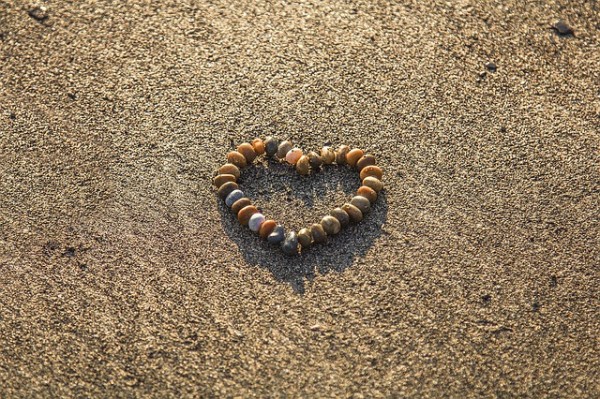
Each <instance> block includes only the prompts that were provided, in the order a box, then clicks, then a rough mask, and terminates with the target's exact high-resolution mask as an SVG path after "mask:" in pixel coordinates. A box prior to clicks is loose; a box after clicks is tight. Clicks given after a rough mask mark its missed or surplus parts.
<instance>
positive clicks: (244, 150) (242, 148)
mask: <svg viewBox="0 0 600 399" xmlns="http://www.w3.org/2000/svg"><path fill="white" fill-rule="evenodd" d="M237 152H239V153H240V154H242V155H243V156H244V158H246V162H247V163H252V162H253V161H254V160H255V159H256V152H255V151H254V147H252V144H250V143H242V144H240V145H239V146H238V148H237Z"/></svg>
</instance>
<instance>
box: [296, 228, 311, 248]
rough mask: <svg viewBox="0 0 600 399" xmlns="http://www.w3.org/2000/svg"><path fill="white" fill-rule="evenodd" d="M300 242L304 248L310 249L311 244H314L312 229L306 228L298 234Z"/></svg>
mask: <svg viewBox="0 0 600 399" xmlns="http://www.w3.org/2000/svg"><path fill="white" fill-rule="evenodd" d="M298 242H299V243H300V245H302V248H308V247H310V244H312V234H311V232H310V229H307V228H304V229H301V230H300V231H299V232H298Z"/></svg>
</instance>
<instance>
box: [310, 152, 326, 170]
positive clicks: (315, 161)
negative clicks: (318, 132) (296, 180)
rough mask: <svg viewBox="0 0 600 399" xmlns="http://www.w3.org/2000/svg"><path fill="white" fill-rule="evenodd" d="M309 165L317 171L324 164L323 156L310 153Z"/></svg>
mask: <svg viewBox="0 0 600 399" xmlns="http://www.w3.org/2000/svg"><path fill="white" fill-rule="evenodd" d="M308 163H309V164H310V167H311V168H312V169H313V170H317V169H318V168H319V166H321V165H322V164H323V160H322V159H321V156H320V155H319V154H317V153H316V152H314V151H311V152H309V153H308Z"/></svg>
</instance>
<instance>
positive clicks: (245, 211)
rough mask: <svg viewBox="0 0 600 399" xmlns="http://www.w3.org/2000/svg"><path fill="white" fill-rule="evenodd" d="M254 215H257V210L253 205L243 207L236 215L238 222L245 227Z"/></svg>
mask: <svg viewBox="0 0 600 399" xmlns="http://www.w3.org/2000/svg"><path fill="white" fill-rule="evenodd" d="M255 213H258V209H257V208H256V207H255V206H254V205H248V206H245V207H243V208H242V209H241V210H240V211H239V213H238V215H237V217H238V221H239V222H240V223H241V224H242V225H244V226H247V225H248V222H249V221H250V218H251V217H252V215H254V214H255Z"/></svg>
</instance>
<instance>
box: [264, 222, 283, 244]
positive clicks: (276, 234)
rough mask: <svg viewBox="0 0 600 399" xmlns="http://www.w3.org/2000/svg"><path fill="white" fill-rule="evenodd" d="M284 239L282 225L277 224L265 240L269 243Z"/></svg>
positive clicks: (277, 242)
mask: <svg viewBox="0 0 600 399" xmlns="http://www.w3.org/2000/svg"><path fill="white" fill-rule="evenodd" d="M284 239H285V229H284V228H283V226H282V225H280V224H278V225H277V226H275V228H274V229H273V232H272V233H271V234H269V236H268V237H267V241H268V242H270V243H271V244H279V243H280V242H281V241H283V240H284Z"/></svg>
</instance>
